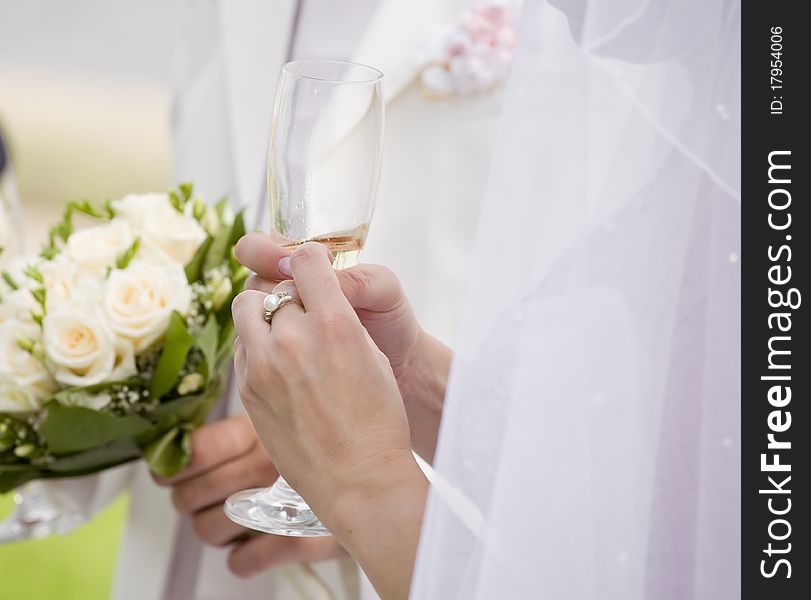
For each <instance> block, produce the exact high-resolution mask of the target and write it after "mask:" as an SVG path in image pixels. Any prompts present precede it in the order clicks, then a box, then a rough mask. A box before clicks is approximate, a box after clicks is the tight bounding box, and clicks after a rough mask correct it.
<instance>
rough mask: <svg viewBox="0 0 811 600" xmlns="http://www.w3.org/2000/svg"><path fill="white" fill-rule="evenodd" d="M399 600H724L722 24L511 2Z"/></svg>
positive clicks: (735, 315)
mask: <svg viewBox="0 0 811 600" xmlns="http://www.w3.org/2000/svg"><path fill="white" fill-rule="evenodd" d="M518 44H519V45H518V51H517V57H516V62H515V65H514V69H513V74H512V77H511V80H510V83H509V88H508V90H507V94H506V98H505V105H504V117H503V122H502V125H501V129H500V134H499V139H498V142H497V147H496V151H495V161H494V164H493V166H492V171H491V177H490V184H489V190H488V192H487V200H486V202H485V206H484V208H483V212H482V214H481V217H480V224H479V230H478V239H477V245H476V249H475V253H474V254H475V256H474V261H473V264H475V265H476V267H475V272H474V273H471V276H470V280H469V282H470V283H469V286H468V290H467V299H466V305H465V309H464V315H463V326H462V333H461V335H460V336H459V337H458V338H457V340H456V344H455V351H456V356H455V362H454V365H453V368H452V373H451V382H450V385H449V392H448V397H447V400H446V408H445V416H444V420H443V423H442V430H441V435H440V442H439V449H438V454H437V459H436V462H435V465H434V467H435V469H436V471H435V472H434V474H433V477H432V479H433V485H432V491H431V494H430V497H429V502H428V508H427V513H426V518H425V522H424V525H423V534H422V542H421V545H420V549H419V553H418V558H417V566H416V569H415V576H414V581H413V585H412V592H411V596H412V597H413V598H416V599H420V600H425V599H433V598H435V599H442V600H445V599H449V598H460V599H465V600H474V599H488V600H489V599H495V598H549V599H555V600H557V599H566V600H572V599H581V598H582V599H590V598H594V599H596V598H600V599H618V600H619V599H623V600H629V599H630V600H633V599H642V598H656V599H657V600H669V599H673V600H677V599H678V600H686V599H692V598H695V599H704V598H706V599H712V600H722V599H725V598H737V597H739V596H740V446H739V444H740V352H739V348H740V300H741V298H740V260H741V257H740V214H741V211H740V208H741V206H740V202H741V198H740V5H739V2H737V1H735V0H679V1H678V2H668V1H666V0H615V1H612V2H598V1H588V0H553V1H552V2H544V1H542V0H526V1H525V2H524V11H523V17H522V25H521V31H520V35H519V42H518Z"/></svg>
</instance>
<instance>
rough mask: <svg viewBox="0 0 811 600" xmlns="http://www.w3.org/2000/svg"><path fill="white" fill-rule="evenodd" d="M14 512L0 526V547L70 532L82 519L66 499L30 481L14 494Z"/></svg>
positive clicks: (76, 509)
mask: <svg viewBox="0 0 811 600" xmlns="http://www.w3.org/2000/svg"><path fill="white" fill-rule="evenodd" d="M14 503H15V504H16V507H15V509H14V512H13V513H11V515H10V516H9V517H8V518H7V519H6V520H5V521H3V522H2V523H0V544H4V543H9V542H18V541H21V540H27V539H33V538H44V537H48V536H50V535H62V534H66V533H70V532H71V531H73V530H74V529H76V528H77V527H79V525H81V524H83V523H84V522H85V521H86V517H85V515H84V513H83V512H81V511H80V510H79V509H78V508H77V507H76V506H75V505H74V504H73V503H72V502H70V501H69V499H68V498H67V497H66V496H64V495H62V494H59V493H58V491H57V490H54V489H50V488H49V487H48V486H47V485H46V484H44V483H43V482H39V481H34V482H31V483H28V484H26V485H24V486H23V487H22V488H20V489H19V490H18V491H16V492H15V494H14Z"/></svg>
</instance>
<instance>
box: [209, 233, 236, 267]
mask: <svg viewBox="0 0 811 600" xmlns="http://www.w3.org/2000/svg"><path fill="white" fill-rule="evenodd" d="M232 229H233V225H232V226H231V227H229V226H227V225H225V224H224V223H223V225H222V227H220V230H219V231H218V232H217V235H216V236H214V240H213V241H212V242H211V247H210V248H209V249H208V252H207V253H206V259H205V260H204V261H203V273H205V272H207V271H209V270H210V269H214V268H216V267H219V266H220V265H222V264H223V262H224V261H225V257H226V255H227V253H228V250H229V249H230V248H231V246H230V243H231V230H232Z"/></svg>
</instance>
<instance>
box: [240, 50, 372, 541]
mask: <svg viewBox="0 0 811 600" xmlns="http://www.w3.org/2000/svg"><path fill="white" fill-rule="evenodd" d="M382 79H383V75H382V73H380V71H378V70H376V69H373V68H371V67H367V66H364V65H359V64H355V63H349V62H343V61H331V60H304V61H295V62H291V63H288V64H286V65H285V66H284V68H283V69H282V76H281V80H280V82H279V89H278V92H277V95H276V106H275V108H274V111H273V130H272V135H271V142H270V151H269V153H268V196H269V201H270V217H271V218H270V227H271V236H272V237H273V239H274V240H275V241H276V242H277V243H279V244H280V245H282V246H286V247H289V248H294V247H296V246H299V245H301V244H303V243H305V242H319V243H321V244H324V245H325V246H327V248H329V249H330V250H331V251H332V253H333V266H334V267H335V268H336V269H345V268H349V267H352V266H354V265H356V264H357V263H358V261H359V260H360V253H361V251H362V250H363V244H364V242H365V241H366V234H367V232H368V230H369V223H370V221H371V219H372V213H373V212H374V205H375V199H376V195H377V185H378V181H379V179H380V162H381V153H382V144H383V119H384V105H383V90H382ZM225 512H226V514H227V515H228V516H229V517H230V518H231V520H233V521H235V522H236V523H239V524H240V525H243V526H245V527H248V528H251V529H256V530H258V531H264V532H267V533H275V534H279V535H289V536H310V537H314V536H323V535H330V533H329V531H328V530H327V529H326V528H325V527H324V526H323V525H322V524H321V522H320V521H319V520H318V517H317V516H316V515H315V514H314V513H313V512H312V510H311V509H310V507H309V506H308V505H307V503H306V502H305V501H304V500H303V499H302V498H301V496H299V495H298V494H297V493H296V492H295V490H293V489H292V488H291V487H290V486H289V485H288V483H287V482H286V481H285V480H284V478H282V477H279V479H278V480H277V481H276V483H275V484H274V485H273V487H271V488H268V489H259V490H246V491H243V492H238V493H236V494H234V495H232V496H231V497H230V498H228V500H226V502H225Z"/></svg>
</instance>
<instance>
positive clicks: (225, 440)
mask: <svg viewBox="0 0 811 600" xmlns="http://www.w3.org/2000/svg"><path fill="white" fill-rule="evenodd" d="M222 429H223V430H222V432H221V433H220V435H219V436H218V437H219V439H220V442H221V444H222V449H221V455H220V458H222V456H238V455H240V454H243V453H244V452H246V451H247V450H249V449H250V447H251V436H250V435H248V434H247V432H246V431H245V429H246V428H245V426H244V423H243V422H242V420H238V421H237V420H234V419H229V420H227V421H225V422H224V423H223V428H222Z"/></svg>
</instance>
